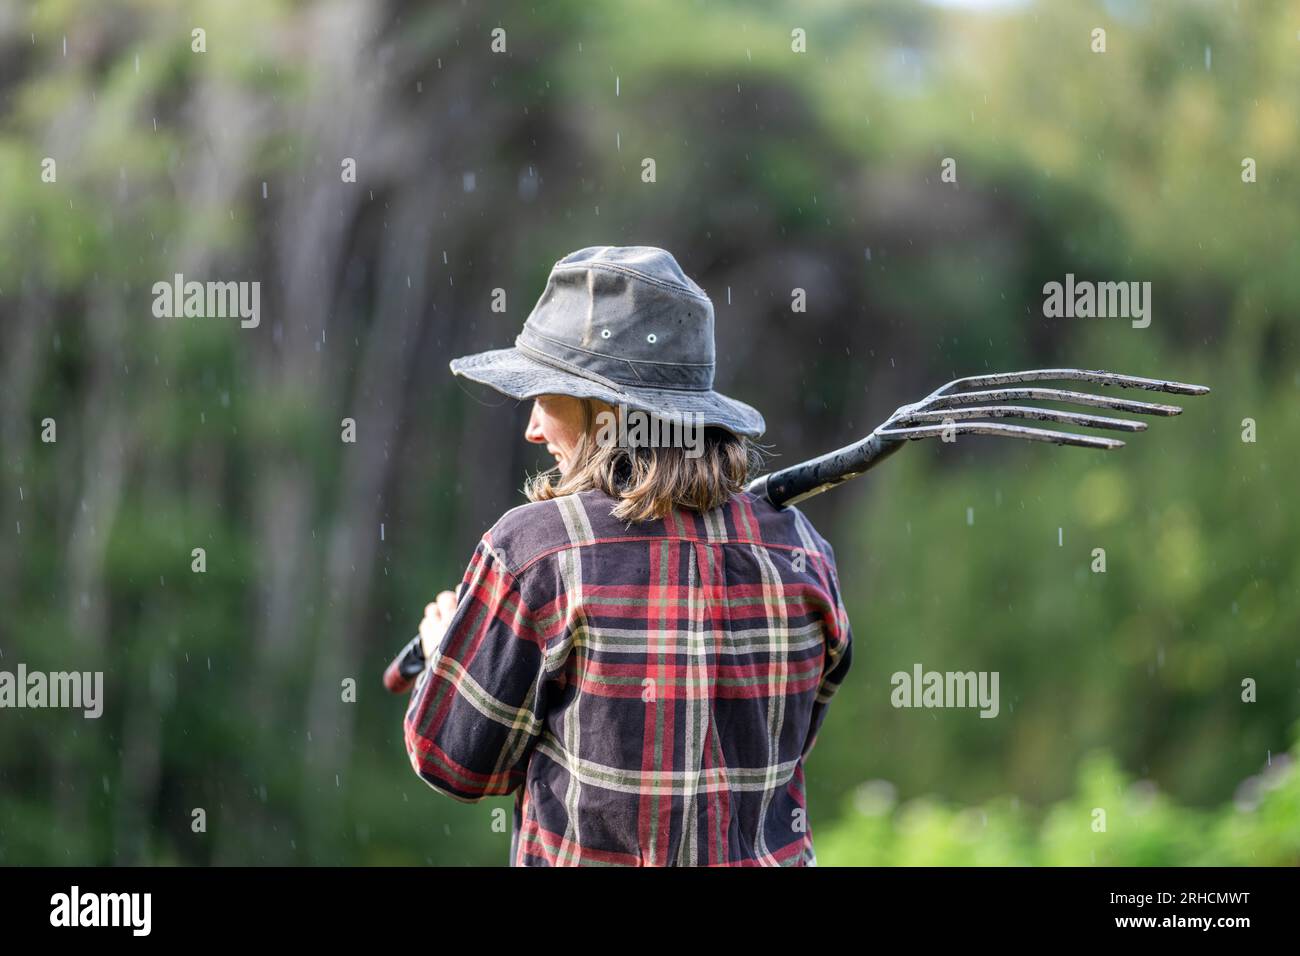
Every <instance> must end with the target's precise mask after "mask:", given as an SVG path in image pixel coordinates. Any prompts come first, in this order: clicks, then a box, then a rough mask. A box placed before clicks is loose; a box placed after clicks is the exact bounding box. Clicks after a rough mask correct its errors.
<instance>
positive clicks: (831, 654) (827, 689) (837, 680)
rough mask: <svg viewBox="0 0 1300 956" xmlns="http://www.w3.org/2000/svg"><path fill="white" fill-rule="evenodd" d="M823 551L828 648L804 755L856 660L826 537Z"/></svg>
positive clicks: (814, 701)
mask: <svg viewBox="0 0 1300 956" xmlns="http://www.w3.org/2000/svg"><path fill="white" fill-rule="evenodd" d="M820 546H821V548H822V549H823V550H822V553H823V554H824V555H825V556H826V579H825V580H826V586H827V592H828V594H827V597H828V602H827V603H828V609H827V614H826V616H825V617H824V618H823V621H824V627H825V634H826V651H825V657H824V663H823V665H822V677H821V681H820V683H819V684H818V685H817V696H816V698H815V699H814V700H813V707H812V720H811V722H810V724H809V726H808V736H807V739H806V740H805V741H804V747H803V756H804V757H807V756H808V754H809V753H811V752H812V749H813V745H814V744H816V743H817V734H818V732H819V731H820V730H821V726H822V722H823V721H825V719H826V709H827V708H828V707H829V706H830V702H831V698H832V697H834V696H835V692H836V691H838V690H839V689H840V685H841V684H842V683H843V682H844V677H845V675H847V674H848V672H849V667H850V666H851V664H852V662H853V629H852V628H851V627H850V625H849V615H848V611H846V610H845V608H844V601H843V599H842V598H841V596H840V581H839V575H838V574H837V573H836V571H835V553H834V552H833V551H832V550H831V546H830V545H829V544H828V543H826V542H825V541H822V542H821V544H820Z"/></svg>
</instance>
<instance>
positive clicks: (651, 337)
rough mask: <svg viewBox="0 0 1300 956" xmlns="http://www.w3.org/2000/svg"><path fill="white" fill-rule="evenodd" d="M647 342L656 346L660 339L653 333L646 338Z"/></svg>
mask: <svg viewBox="0 0 1300 956" xmlns="http://www.w3.org/2000/svg"><path fill="white" fill-rule="evenodd" d="M645 340H646V341H647V342H649V343H650V344H651V345H654V344H655V343H656V342H658V341H659V337H658V336H657V335H655V334H654V333H653V332H651V333H650V334H649V335H647V336H646V337H645Z"/></svg>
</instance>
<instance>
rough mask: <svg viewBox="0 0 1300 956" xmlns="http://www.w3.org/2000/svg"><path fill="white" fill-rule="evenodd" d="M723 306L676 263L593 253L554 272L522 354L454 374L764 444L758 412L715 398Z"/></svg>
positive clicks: (608, 249) (666, 256)
mask: <svg viewBox="0 0 1300 956" xmlns="http://www.w3.org/2000/svg"><path fill="white" fill-rule="evenodd" d="M715 367H716V363H715V357H714V345H713V303H712V302H711V301H710V300H709V297H708V295H707V294H706V293H705V292H704V290H703V289H701V288H700V287H699V286H698V285H696V284H695V282H694V281H692V280H691V279H690V278H688V277H687V276H686V274H685V273H684V272H683V271H682V269H681V266H679V265H678V264H677V260H676V259H674V258H673V256H672V255H671V253H669V252H667V251H665V250H663V249H658V248H655V247H654V246H588V247H587V248H585V249H579V250H578V251H577V252H573V253H570V254H569V255H567V256H565V257H564V258H563V259H561V260H559V261H558V262H557V263H555V265H554V266H553V267H552V269H551V274H550V277H549V278H548V279H547V280H546V289H545V290H544V291H543V292H542V295H541V298H539V299H538V300H537V304H536V305H535V306H533V310H532V312H531V313H530V314H529V316H528V318H527V320H525V322H524V328H523V331H522V332H520V333H519V336H518V337H517V338H516V339H515V344H514V347H513V348H505V349H493V350H492V351H489V352H479V353H477V354H475V355H467V356H465V357H464V358H458V359H453V360H452V362H451V370H452V372H453V373H454V374H456V375H461V376H464V377H465V378H467V379H470V380H471V381H475V382H481V383H482V384H484V385H488V386H490V387H491V388H494V389H496V390H497V391H498V392H501V393H502V394H504V395H508V396H510V397H511V398H515V399H518V400H521V401H522V400H525V399H531V398H536V397H537V396H539V395H570V396H572V397H574V398H594V399H599V400H600V401H603V402H607V403H608V404H610V405H623V406H625V407H627V408H635V409H639V410H641V411H643V412H646V413H648V414H650V415H654V416H657V417H660V418H664V419H682V418H688V419H689V420H690V421H693V422H696V423H698V424H701V425H716V426H718V427H721V428H725V429H727V430H728V431H730V432H733V433H734V434H736V435H743V436H746V437H750V438H756V437H758V436H759V435H761V434H763V431H764V430H765V428H766V427H767V426H766V423H765V422H764V421H763V416H762V415H761V414H760V413H759V412H758V410H757V409H755V408H752V407H751V406H749V405H746V404H745V403H744V402H740V401H737V400H736V399H734V398H729V397H728V396H726V395H723V394H721V393H719V392H715V391H714V390H713V375H714V370H715Z"/></svg>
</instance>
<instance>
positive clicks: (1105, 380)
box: [935, 368, 1210, 395]
mask: <svg viewBox="0 0 1300 956" xmlns="http://www.w3.org/2000/svg"><path fill="white" fill-rule="evenodd" d="M1051 381H1058V382H1060V381H1068V382H1094V383H1096V384H1098V385H1117V386H1119V387H1120V388H1142V389H1146V390H1147V391H1151V392H1169V393H1171V394H1174V395H1205V394H1207V393H1208V392H1209V391H1210V390H1209V388H1207V387H1206V386H1204V385H1190V384H1188V383H1187V382H1171V381H1168V380H1166V379H1160V378H1142V377H1141V376H1138V375H1121V374H1119V373H1118V372H1106V371H1102V370H1100V369H1077V368H1036V369H1028V370H1026V371H1023V372H999V373H997V374H995V375H973V376H970V377H968V378H959V379H954V380H953V381H951V382H949V383H948V384H947V385H945V386H943V387H942V388H941V389H939V390H938V392H936V393H935V394H937V395H946V394H950V392H951V391H952V390H955V389H960V388H981V387H984V386H986V385H1012V384H1015V383H1017V382H1051Z"/></svg>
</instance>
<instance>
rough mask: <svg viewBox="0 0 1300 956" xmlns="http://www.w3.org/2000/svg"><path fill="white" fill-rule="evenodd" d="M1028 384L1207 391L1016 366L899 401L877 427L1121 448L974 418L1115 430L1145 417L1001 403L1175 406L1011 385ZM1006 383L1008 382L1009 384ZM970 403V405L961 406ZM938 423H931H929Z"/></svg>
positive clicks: (892, 434) (1136, 425)
mask: <svg viewBox="0 0 1300 956" xmlns="http://www.w3.org/2000/svg"><path fill="white" fill-rule="evenodd" d="M1027 382H1088V383H1092V384H1095V385H1103V386H1116V387H1119V388H1138V389H1143V390H1145V391H1152V392H1167V393H1170V394H1174V395H1205V394H1207V393H1208V392H1209V391H1210V390H1209V388H1207V387H1206V386H1204V385H1191V384H1188V383H1186V382H1174V381H1169V380H1166V379H1154V378H1141V377H1139V376H1136V375H1121V374H1119V373H1117V372H1105V371H1100V370H1094V369H1086V370H1085V369H1073V368H1047V369H1029V370H1027V371H1023V372H1000V373H997V374H993V375H975V376H970V377H967V378H958V379H954V380H953V381H951V382H948V383H947V384H946V385H944V386H942V387H940V388H938V389H936V390H935V391H933V392H931V393H930V394H929V395H927V396H926V397H925V398H923V399H922V400H921V401H919V402H916V403H915V404H912V405H904V406H903V407H902V408H899V409H898V410H897V411H895V412H894V414H893V415H891V416H890V417H889V420H888V421H886V422H885V423H884V424H883V425H881V426H880V427H879V428H878V429H876V434H877V435H879V436H880V437H881V438H884V439H893V440H896V441H911V440H916V439H921V438H938V437H942V436H949V435H962V434H968V435H996V436H1000V437H1003V438H1019V439H1024V440H1027V441H1047V442H1054V443H1056V444H1059V445H1075V446H1078V447H1082V448H1101V449H1111V448H1122V447H1123V446H1124V442H1122V441H1120V440H1118V439H1115V438H1100V437H1097V436H1093V435H1080V434H1077V433H1075V432H1069V431H1059V430H1056V429H1049V428H1035V427H1031V426H1027V425H1011V424H1004V423H1002V422H986V421H981V419H985V418H1027V419H1035V420H1039V421H1051V422H1062V423H1065V424H1069V425H1077V426H1082V427H1085V428H1109V429H1111V430H1114V431H1127V432H1137V431H1143V430H1144V429H1145V428H1146V423H1145V422H1141V421H1133V420H1131V419H1126V418H1111V417H1109V416H1103V415H1093V414H1082V413H1079V412H1070V411H1063V410H1060V409H1055V408H1039V407H1036V406H1030V405H1019V404H1004V403H1006V402H1011V401H1017V402H1018V401H1048V402H1059V403H1063V404H1072V405H1084V406H1091V407H1094V408H1107V409H1113V410H1116V411H1122V412H1129V413H1131V414H1136V415H1160V416H1168V415H1178V414H1181V413H1182V408H1181V407H1179V406H1177V405H1167V404H1163V403H1157V402H1141V401H1135V400H1132V399H1124V398H1116V397H1112V396H1107V395H1094V394H1092V393H1089V392H1078V391H1071V390H1066V389H1058V388H1039V387H1014V386H1023V385H1024V383H1027ZM1008 386H1012V387H1008ZM967 406H969V407H967ZM936 423H937V424H936Z"/></svg>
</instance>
